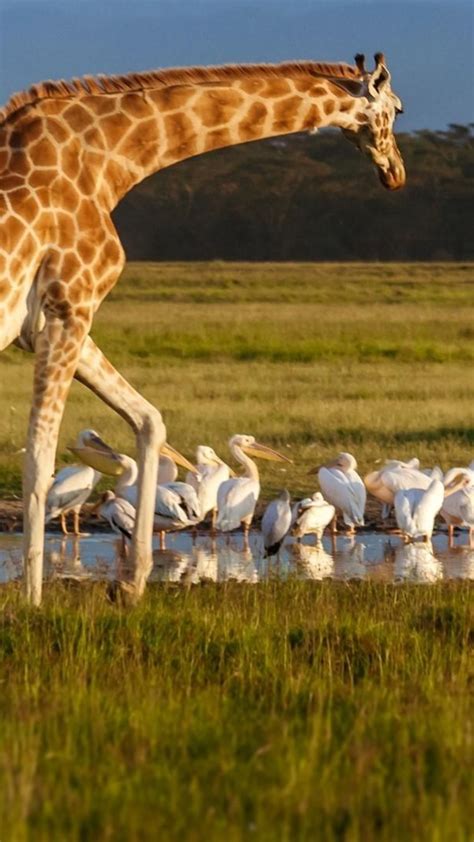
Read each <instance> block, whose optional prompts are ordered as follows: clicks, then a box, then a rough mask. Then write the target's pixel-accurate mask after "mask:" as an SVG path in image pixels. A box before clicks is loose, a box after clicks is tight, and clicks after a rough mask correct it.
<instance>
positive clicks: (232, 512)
mask: <svg viewBox="0 0 474 842" xmlns="http://www.w3.org/2000/svg"><path fill="white" fill-rule="evenodd" d="M229 447H230V450H231V452H232V454H233V456H234V457H235V459H236V460H237V461H238V462H240V464H241V465H243V466H244V468H245V475H244V476H241V477H235V478H234V479H228V480H227V481H226V482H223V483H221V485H220V486H219V491H218V493H217V509H218V511H217V524H216V525H217V529H218V530H220V531H221V532H230V531H231V530H232V529H237V528H238V527H239V526H240V525H241V524H242V525H243V528H244V537H245V539H247V536H248V531H249V529H250V524H251V523H252V519H253V515H254V511H255V506H256V503H257V500H258V498H259V495H260V479H259V475H258V469H257V466H256V464H255V462H254V461H253V460H252V459H250V456H254V457H258V458H260V459H268V460H270V461H273V462H291V460H290V459H288V458H287V457H286V456H283V455H282V454H281V453H278V452H277V451H276V450H272V449H271V448H270V447H266V446H265V445H263V444H259V443H258V442H257V441H255V438H254V436H246V435H236V436H233V437H232V438H231V439H230V441H229Z"/></svg>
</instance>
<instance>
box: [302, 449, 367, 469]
mask: <svg viewBox="0 0 474 842" xmlns="http://www.w3.org/2000/svg"><path fill="white" fill-rule="evenodd" d="M321 468H339V470H340V471H344V473H346V472H347V471H356V470H357V462H356V460H355V459H354V457H353V455H352V453H345V452H341V453H338V454H337V456H336V458H335V459H333V460H332V461H331V462H325V463H324V464H322V465H317V467H316V468H311V470H310V471H308V473H309V474H314V473H315V472H316V471H319V470H320V469H321Z"/></svg>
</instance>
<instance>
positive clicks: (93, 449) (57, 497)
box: [45, 430, 113, 535]
mask: <svg viewBox="0 0 474 842" xmlns="http://www.w3.org/2000/svg"><path fill="white" fill-rule="evenodd" d="M69 450H71V451H72V452H73V453H75V454H76V455H80V454H81V453H96V454H99V453H102V452H104V450H107V445H106V444H105V442H103V441H102V439H101V438H100V436H99V435H98V433H96V432H95V430H82V431H81V432H80V433H79V434H78V436H77V440H76V444H75V446H74V447H70V448H69ZM112 452H113V451H111V450H110V449H109V456H110V458H111V454H112ZM111 464H112V465H113V460H112V459H111ZM101 476H102V474H101V473H100V468H97V470H95V469H94V467H90V466H89V465H84V464H82V465H67V466H66V467H65V468H62V470H60V471H59V472H58V473H57V474H56V476H55V477H54V479H53V482H52V484H51V486H50V488H49V491H48V495H47V498H46V517H45V520H46V523H49V522H50V521H51V520H54V519H55V518H57V517H58V516H59V517H60V519H61V530H62V532H63V534H64V535H68V534H69V533H68V529H67V523H66V516H67V514H68V513H69V512H73V514H74V527H73V529H74V532H73V534H74V535H80V530H79V515H80V511H81V508H82V506H83V505H84V503H85V502H86V500H88V498H89V497H90V495H91V494H92V491H93V490H94V488H95V486H96V485H97V483H98V482H99V480H100V479H101Z"/></svg>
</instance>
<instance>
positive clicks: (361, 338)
mask: <svg viewBox="0 0 474 842" xmlns="http://www.w3.org/2000/svg"><path fill="white" fill-rule="evenodd" d="M473 289H474V271H473V267H472V266H470V265H464V264H413V265H411V264H380V265H379V264H367V265H364V264H352V265H346V264H344V265H336V264H316V265H306V264H302V265H299V264H223V263H210V264H209V263H208V264H206V263H204V264H170V265H166V264H165V265H163V264H131V265H130V266H128V267H127V269H126V271H125V273H124V277H123V278H122V279H121V280H120V282H119V284H118V285H117V287H116V289H115V290H114V291H113V292H112V294H111V295H110V297H109V298H108V299H107V300H106V301H105V302H104V304H103V305H102V308H101V309H100V311H99V313H98V314H97V317H96V321H95V323H94V329H93V335H94V337H95V339H96V341H97V342H98V343H99V345H100V346H101V347H102V348H103V350H104V351H105V352H106V353H107V354H108V356H109V357H110V359H111V361H112V362H114V363H115V364H116V365H117V367H118V368H119V369H120V370H121V371H122V373H124V374H125V376H126V377H127V378H128V379H129V380H130V381H131V382H132V383H133V384H134V385H135V386H136V387H137V388H138V389H140V391H142V392H143V394H144V395H145V396H146V397H147V398H148V399H149V400H151V401H152V402H153V403H154V404H155V405H156V406H157V407H159V408H160V409H161V410H162V412H163V415H164V418H165V421H166V424H167V427H168V434H169V439H170V441H171V442H172V443H173V444H174V445H175V446H176V447H178V448H180V449H182V450H183V451H184V452H185V453H186V454H187V455H188V456H192V455H193V453H194V450H195V447H196V445H197V444H200V443H209V444H212V445H213V446H214V447H215V448H216V449H217V450H219V451H221V453H222V454H223V455H224V456H225V455H226V453H227V441H228V439H229V437H230V436H231V435H232V434H234V433H235V432H248V433H253V434H254V435H257V436H259V437H260V438H261V439H263V440H264V441H267V442H268V443H269V444H274V445H278V446H279V447H285V446H287V445H288V448H289V451H290V455H291V457H292V458H293V459H294V462H295V465H294V467H293V468H291V469H289V470H288V471H287V472H286V473H282V472H281V470H280V469H278V468H276V469H275V467H274V466H268V465H266V466H265V465H264V466H262V470H263V477H264V480H265V482H264V497H265V496H266V495H268V494H270V493H271V492H272V491H273V490H275V489H276V488H278V487H281V485H282V484H283V483H284V484H286V485H287V486H288V487H289V489H290V491H292V492H294V493H300V492H302V491H307V490H308V477H307V471H308V469H309V468H310V467H313V466H315V465H316V464H318V462H319V461H321V459H324V458H326V457H327V456H330V455H331V454H333V453H334V451H336V450H340V449H344V450H349V451H354V453H355V455H356V457H357V458H358V461H359V463H360V466H361V469H362V470H365V469H369V468H371V467H372V466H373V465H374V463H375V461H376V460H377V459H384V458H386V457H390V456H391V457H393V456H399V457H400V458H404V457H411V456H414V455H417V456H418V457H419V458H420V459H422V460H423V462H424V463H425V464H430V465H432V464H434V463H439V464H441V466H442V467H444V468H447V467H449V465H451V464H454V463H457V464H464V463H465V462H466V460H467V461H470V459H471V458H472V453H471V451H472V446H473V441H474V440H473V428H472V405H473V399H474V378H473V376H472V359H473V357H474V329H473V327H472V325H473V300H474V298H473ZM0 373H1V375H2V381H3V383H2V385H3V414H2V418H1V419H0V483H1V486H0V492H1V493H2V494H3V495H5V494H11V493H19V489H20V457H19V456H18V455H14V451H15V450H17V449H19V448H20V447H22V446H23V444H24V441H25V434H26V424H27V417H28V410H29V404H30V399H31V378H32V359H31V358H30V357H29V356H28V355H25V354H23V353H22V352H20V351H18V350H16V349H9V350H8V351H7V352H5V353H4V354H2V356H1V357H0ZM91 426H92V427H94V428H96V429H98V430H99V431H102V432H105V431H106V432H107V436H108V438H110V439H111V440H112V443H113V444H114V445H116V446H117V447H119V448H121V449H122V450H127V451H128V452H133V449H134V442H133V438H132V436H131V433H130V431H129V430H128V428H127V426H126V425H125V423H124V422H123V421H122V420H121V419H119V418H117V416H115V415H114V414H113V413H112V412H111V411H110V410H109V409H108V408H107V407H105V406H104V405H103V404H102V403H101V402H100V401H99V400H98V399H97V398H95V397H94V396H92V395H90V394H89V393H88V392H87V390H85V389H84V388H83V387H82V386H79V385H77V384H75V385H74V386H73V388H72V391H71V395H70V398H69V401H68V405H67V410H66V414H65V419H64V423H63V426H62V431H61V437H60V446H59V461H64V460H68V459H69V458H70V457H69V456H68V452H67V450H66V445H67V444H68V443H69V442H71V441H72V440H73V439H74V438H75V435H76V433H77V432H78V431H79V430H80V429H82V428H84V427H91ZM309 482H310V483H311V482H312V480H310V481H309Z"/></svg>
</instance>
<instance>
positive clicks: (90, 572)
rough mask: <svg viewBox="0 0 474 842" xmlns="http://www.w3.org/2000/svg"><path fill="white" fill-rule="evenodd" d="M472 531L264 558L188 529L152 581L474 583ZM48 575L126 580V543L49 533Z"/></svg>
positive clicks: (105, 536) (17, 570)
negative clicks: (123, 545) (123, 573)
mask: <svg viewBox="0 0 474 842" xmlns="http://www.w3.org/2000/svg"><path fill="white" fill-rule="evenodd" d="M467 540H468V539H467V535H466V533H461V534H460V535H458V536H456V539H455V544H454V546H453V547H448V540H447V537H446V535H445V534H442V533H440V534H438V535H436V536H435V537H434V539H433V543H432V545H430V544H422V543H417V544H408V545H404V544H403V543H402V541H401V539H400V538H399V537H398V536H396V535H386V534H383V533H380V532H362V533H360V534H358V535H357V536H356V537H355V538H347V537H345V536H343V535H338V536H337V538H336V540H335V541H333V540H332V539H331V538H324V539H323V543H322V544H321V545H319V546H316V545H315V544H314V543H311V541H312V539H311V538H307V539H305V541H304V542H303V543H301V544H298V543H296V542H293V541H292V539H287V543H285V545H284V546H283V547H282V549H281V550H280V553H279V555H278V556H276V557H275V556H274V557H272V558H270V559H268V558H267V559H265V558H264V557H263V546H262V538H261V535H260V533H259V532H258V531H255V532H253V533H251V534H250V540H249V547H248V548H247V549H245V548H244V547H243V540H242V535H240V534H239V533H237V534H233V535H231V536H230V537H227V536H222V535H221V536H219V537H218V538H217V539H216V540H215V541H213V540H211V538H210V537H209V536H206V535H200V536H198V537H197V538H196V540H195V541H194V543H193V540H192V536H191V535H189V534H188V533H185V532H180V533H175V534H174V535H169V536H168V537H167V549H166V550H160V549H158V547H156V548H155V549H154V551H153V557H154V566H153V571H152V574H151V576H150V581H161V582H181V583H183V584H198V583H199V582H204V581H214V582H225V581H229V580H234V581H239V582H260V581H262V580H264V579H265V578H267V577H269V576H279V577H281V578H286V577H288V576H290V575H291V576H296V577H297V578H300V579H326V578H331V579H339V580H346V581H347V580H349V579H371V580H374V581H384V582H403V581H407V582H423V583H429V582H437V581H439V580H449V579H451V580H452V579H474V547H469V546H467V545H466V542H467ZM21 541H22V536H21V535H16V534H15V535H14V534H2V535H0V582H5V581H8V580H10V579H15V578H17V577H19V576H21V575H22V561H21ZM45 557H46V574H47V576H48V577H70V576H73V577H75V578H82V577H84V578H94V579H110V578H115V577H119V576H120V564H121V562H120V554H119V544H118V542H117V540H116V539H115V537H114V536H113V535H110V534H109V533H96V534H93V535H90V536H87V537H84V538H79V539H73V538H68V539H65V538H61V536H59V535H57V534H53V533H50V534H48V535H47V536H46V555H45Z"/></svg>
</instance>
